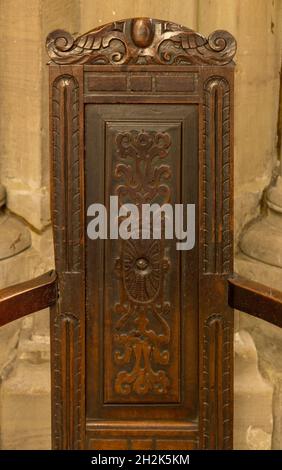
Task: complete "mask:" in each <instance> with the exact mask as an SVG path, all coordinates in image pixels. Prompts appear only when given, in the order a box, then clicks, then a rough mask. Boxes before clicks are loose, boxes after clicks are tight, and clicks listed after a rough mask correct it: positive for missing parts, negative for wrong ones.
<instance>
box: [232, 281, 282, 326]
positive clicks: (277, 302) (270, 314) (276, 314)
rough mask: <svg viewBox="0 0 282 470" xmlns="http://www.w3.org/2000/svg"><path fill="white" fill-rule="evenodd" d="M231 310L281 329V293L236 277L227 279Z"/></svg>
mask: <svg viewBox="0 0 282 470" xmlns="http://www.w3.org/2000/svg"><path fill="white" fill-rule="evenodd" d="M228 285H229V293H228V301H229V305H230V306H231V307H232V308H236V309H237V310H241V311H242V312H246V313H249V314H250V315H253V316H255V317H257V318H261V319H262V320H265V321H267V322H269V323H273V325H276V326H280V328H282V292H281V291H278V290H276V289H273V288H272V287H270V286H265V285H263V284H260V283H259V282H254V281H250V280H249V279H246V278H244V277H241V276H239V275H236V276H234V277H232V278H230V279H228Z"/></svg>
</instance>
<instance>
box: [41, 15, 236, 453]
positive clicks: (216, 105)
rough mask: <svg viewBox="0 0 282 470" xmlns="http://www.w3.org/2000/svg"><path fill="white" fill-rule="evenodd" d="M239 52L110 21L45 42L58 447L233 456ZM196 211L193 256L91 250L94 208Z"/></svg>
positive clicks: (122, 247)
mask: <svg viewBox="0 0 282 470" xmlns="http://www.w3.org/2000/svg"><path fill="white" fill-rule="evenodd" d="M235 50H236V41H235V39H234V38H233V37H232V36H231V35H230V34H229V33H227V32H225V31H217V32H215V33H213V34H212V35H210V36H209V38H204V37H203V36H201V35H200V34H198V33H196V32H194V31H191V30H189V29H188V28H185V27H183V26H180V25H177V24H173V23H171V22H167V21H162V20H154V19H149V18H137V19H129V20H123V21H117V22H114V23H111V24H108V25H105V26H101V27H99V28H97V29H95V30H93V31H90V32H89V33H86V34H85V35H82V36H80V37H78V38H75V37H72V36H71V35H70V34H69V33H66V32H64V31H61V30H60V31H55V32H53V33H51V34H50V35H49V36H48V39H47V52H48V54H49V56H50V59H51V62H50V121H51V125H50V130H51V132H50V139H51V140H50V143H51V167H52V176H51V181H52V191H51V194H52V214H53V227H54V240H55V252H56V270H57V272H58V280H59V292H60V302H59V303H58V305H57V309H56V310H55V309H52V314H51V343H52V418H53V447H54V448H57V449H60V448H66V449H72V448H75V449H81V448H90V449H91V448H95V449H101V450H103V449H115V448H119V449H127V448H138V447H139V446H140V448H143V449H159V448H162V447H163V448H166V449H179V448H185V449H190V448H212V449H219V448H220V449H228V448H231V447H232V413H233V350H232V348H233V341H232V334H233V313H232V309H231V308H230V307H229V306H228V299H227V293H228V292H227V279H226V277H227V275H231V274H232V269H233V73H234V64H233V61H232V58H233V56H234V54H235ZM111 195H119V196H120V197H121V198H122V201H123V202H129V203H135V204H136V203H138V204H142V202H146V203H155V202H159V203H160V204H164V203H165V202H171V203H172V204H175V203H183V204H187V203H191V204H195V205H196V244H195V246H194V248H193V249H192V250H190V251H184V252H182V253H181V252H178V251H177V250H176V249H175V242H176V240H165V239H161V240H153V241H152V240H145V241H144V242H142V241H137V240H128V241H123V240H95V241H91V240H89V239H88V238H87V237H86V226H87V223H88V221H89V219H88V218H86V211H87V208H88V207H89V205H90V204H92V203H94V202H95V203H97V202H99V203H103V204H105V205H106V207H107V208H108V207H109V198H110V196H111Z"/></svg>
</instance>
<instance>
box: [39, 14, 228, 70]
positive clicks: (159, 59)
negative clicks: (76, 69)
mask: <svg viewBox="0 0 282 470" xmlns="http://www.w3.org/2000/svg"><path fill="white" fill-rule="evenodd" d="M46 46H47V52H48V54H49V56H50V58H51V61H52V62H54V63H56V64H113V65H122V64H144V65H146V64H159V65H178V64H186V65H198V64H208V65H225V64H228V63H229V62H231V61H232V58H233V56H234V55H235V52H236V41H235V39H234V37H233V36H232V35H231V34H230V33H228V32H227V31H221V30H219V31H215V32H214V33H212V34H211V35H210V36H209V37H208V38H205V37H203V36H202V35H200V34H199V33H196V32H195V31H193V30H191V29H188V28H185V27H183V26H181V25H178V24H175V23H171V22H167V21H161V20H156V19H150V18H135V19H128V20H122V21H116V22H114V23H109V24H107V25H105V26H102V27H99V28H96V29H94V30H92V31H90V32H88V33H86V34H83V35H82V36H79V37H76V38H75V37H73V36H72V35H71V34H69V33H68V32H66V31H63V30H56V31H53V32H52V33H50V34H49V36H48V38H47V43H46Z"/></svg>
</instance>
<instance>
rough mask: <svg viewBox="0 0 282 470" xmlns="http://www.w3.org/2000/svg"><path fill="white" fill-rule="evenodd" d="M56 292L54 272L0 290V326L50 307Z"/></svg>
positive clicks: (54, 301)
mask: <svg viewBox="0 0 282 470" xmlns="http://www.w3.org/2000/svg"><path fill="white" fill-rule="evenodd" d="M57 292H58V289H57V276H56V273H55V271H49V272H47V273H45V274H42V275H41V276H38V277H36V278H34V279H31V280H30V281H26V282H22V283H20V284H16V285H14V286H11V287H6V288H5V289H2V290H0V326H3V325H5V324H6V323H10V322H11V321H14V320H17V319H19V318H21V317H23V316H25V315H29V314H30V313H34V312H37V311H39V310H42V309H44V308H47V307H51V306H52V305H54V304H55V303H56V301H57V297H58V293H57Z"/></svg>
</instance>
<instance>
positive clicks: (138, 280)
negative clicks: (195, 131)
mask: <svg viewBox="0 0 282 470" xmlns="http://www.w3.org/2000/svg"><path fill="white" fill-rule="evenodd" d="M170 146H171V138H170V136H169V134H168V133H166V132H155V131H148V132H145V131H141V132H138V131H134V130H132V131H130V132H122V133H118V134H117V135H116V148H117V155H118V163H117V164H116V166H115V175H114V176H115V178H116V179H117V180H118V181H119V182H118V184H117V185H116V188H115V193H116V194H117V195H118V196H119V201H120V204H123V203H126V202H129V201H130V202H131V203H134V204H136V205H137V207H139V208H140V210H141V204H143V203H153V202H157V201H158V203H159V204H160V205H162V204H164V203H165V202H168V201H169V200H170V188H169V186H168V185H167V182H168V181H169V179H170V177H171V170H170V167H169V165H166V164H164V163H162V164H159V161H160V159H161V160H165V158H166V157H167V155H168V152H169V148H170ZM139 215H141V214H139ZM168 267H169V261H168V259H167V258H166V257H165V254H164V240H163V239H159V240H156V239H152V237H151V239H147V240H146V239H142V238H140V239H133V238H131V239H129V240H123V241H121V249H120V258H119V259H118V260H117V264H116V270H117V274H118V276H119V277H120V281H121V282H120V293H119V295H120V303H118V304H117V305H116V306H115V317H117V316H118V320H117V321H116V322H115V324H114V335H113V342H114V362H115V364H116V365H117V366H118V368H119V369H120V370H119V372H117V374H116V376H115V378H114V389H115V393H117V394H118V395H124V396H127V395H131V394H135V396H138V397H139V398H140V400H142V397H144V396H147V395H159V396H162V395H164V396H165V395H166V394H167V392H168V389H169V387H170V381H171V378H170V377H169V376H168V373H167V371H166V366H167V365H168V364H169V360H170V352H169V343H170V336H171V330H170V325H169V320H168V318H169V313H170V304H169V302H167V301H165V299H164V276H165V274H166V272H167V270H168Z"/></svg>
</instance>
